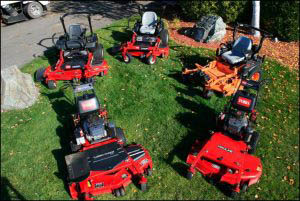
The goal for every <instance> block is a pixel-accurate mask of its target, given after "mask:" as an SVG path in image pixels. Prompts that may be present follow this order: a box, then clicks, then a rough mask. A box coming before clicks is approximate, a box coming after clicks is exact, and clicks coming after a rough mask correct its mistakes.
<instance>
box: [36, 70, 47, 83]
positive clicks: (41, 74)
mask: <svg viewBox="0 0 300 201" xmlns="http://www.w3.org/2000/svg"><path fill="white" fill-rule="evenodd" d="M45 70H46V68H39V69H38V70H37V71H36V72H35V81H37V82H42V81H44V79H45V78H44V73H45Z"/></svg>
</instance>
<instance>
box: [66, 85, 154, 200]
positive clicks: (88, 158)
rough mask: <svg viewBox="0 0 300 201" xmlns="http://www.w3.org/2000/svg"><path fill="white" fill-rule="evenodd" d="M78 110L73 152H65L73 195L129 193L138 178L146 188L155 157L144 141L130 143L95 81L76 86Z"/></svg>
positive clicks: (141, 186)
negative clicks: (102, 100)
mask: <svg viewBox="0 0 300 201" xmlns="http://www.w3.org/2000/svg"><path fill="white" fill-rule="evenodd" d="M73 92H74V96H75V102H76V106H77V110H78V112H77V113H76V114H74V115H72V117H73V125H74V134H73V135H72V136H71V137H72V140H71V142H70V146H71V150H72V152H73V153H72V154H70V155H67V156H65V160H66V164H67V169H68V175H69V176H68V181H69V189H70V195H71V197H72V198H73V199H85V200H91V199H93V197H94V196H96V195H100V194H104V193H113V194H114V195H115V196H116V197H119V196H123V195H125V187H126V186H127V185H129V184H130V183H131V182H132V180H133V179H137V180H138V183H139V185H140V188H141V190H142V191H145V190H146V189H147V179H146V177H145V175H146V176H150V175H151V174H152V159H151V157H150V155H149V153H148V150H146V149H145V148H143V147H142V146H141V145H137V144H131V145H127V143H126V138H125V136H124V133H123V130H122V129H121V128H119V127H116V126H115V125H114V123H113V122H109V121H108V117H107V111H106V110H105V109H104V108H102V107H101V106H100V103H99V101H98V98H97V97H96V95H95V92H94V89H93V84H92V83H86V84H81V85H77V86H73Z"/></svg>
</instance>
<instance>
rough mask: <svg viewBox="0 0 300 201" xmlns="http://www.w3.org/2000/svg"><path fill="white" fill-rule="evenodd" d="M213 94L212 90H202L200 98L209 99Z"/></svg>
mask: <svg viewBox="0 0 300 201" xmlns="http://www.w3.org/2000/svg"><path fill="white" fill-rule="evenodd" d="M213 94H214V92H213V91H212V90H204V91H203V94H202V96H203V98H205V99H210V98H211V97H212V95H213Z"/></svg>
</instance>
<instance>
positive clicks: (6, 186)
mask: <svg viewBox="0 0 300 201" xmlns="http://www.w3.org/2000/svg"><path fill="white" fill-rule="evenodd" d="M9 191H10V192H12V193H9ZM12 194H13V195H14V196H12ZM1 200H26V199H25V197H24V196H23V195H22V194H20V193H19V191H18V190H17V189H15V188H14V187H13V185H12V184H11V183H10V181H9V180H8V179H7V178H6V177H1Z"/></svg>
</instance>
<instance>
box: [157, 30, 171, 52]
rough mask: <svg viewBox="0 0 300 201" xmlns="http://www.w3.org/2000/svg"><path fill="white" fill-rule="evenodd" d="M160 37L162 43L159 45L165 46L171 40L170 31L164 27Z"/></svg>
mask: <svg viewBox="0 0 300 201" xmlns="http://www.w3.org/2000/svg"><path fill="white" fill-rule="evenodd" d="M159 37H160V40H161V43H160V45H159V47H161V48H164V47H167V46H168V42H169V33H168V30H166V29H163V30H162V31H161V32H160V33H159Z"/></svg>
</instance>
